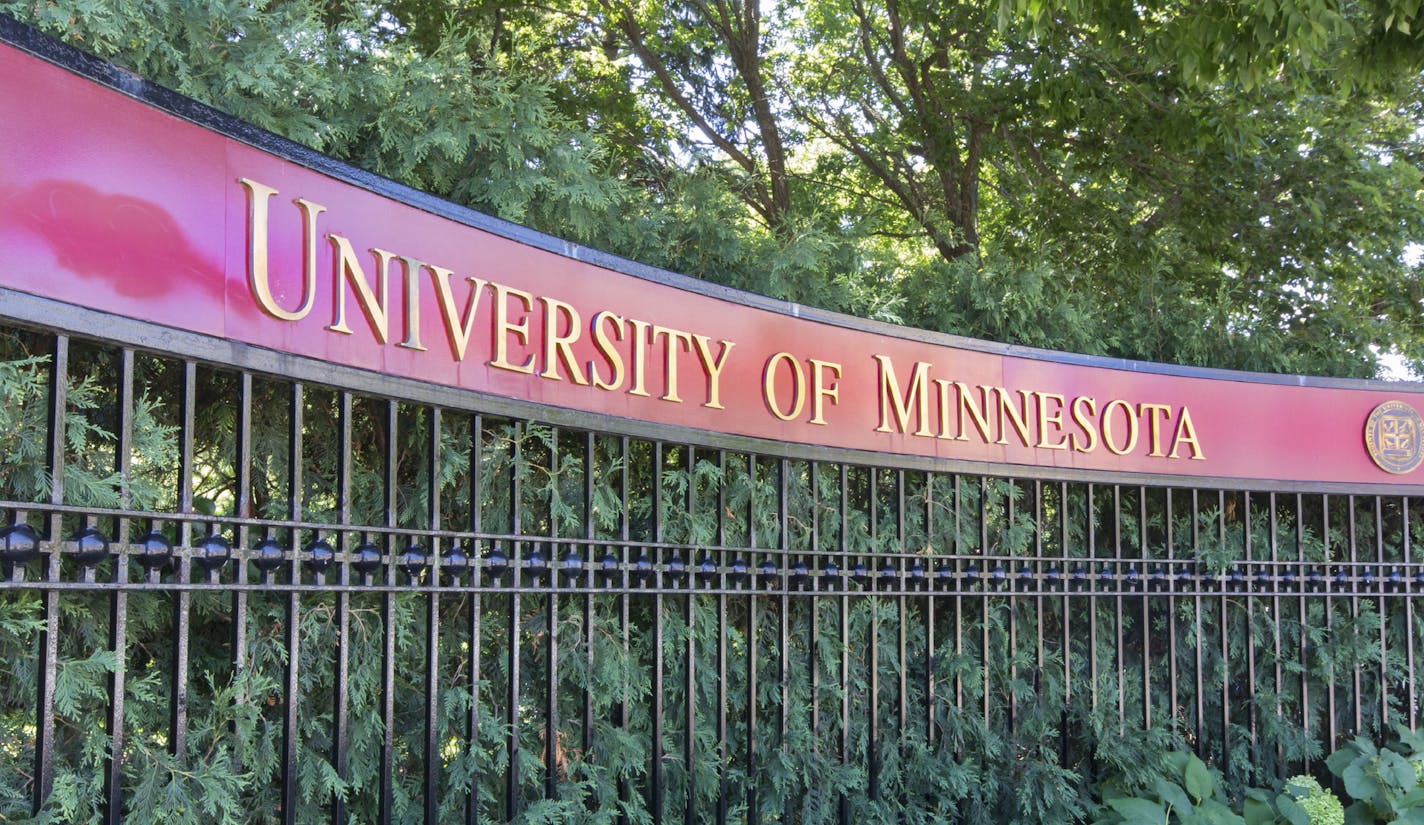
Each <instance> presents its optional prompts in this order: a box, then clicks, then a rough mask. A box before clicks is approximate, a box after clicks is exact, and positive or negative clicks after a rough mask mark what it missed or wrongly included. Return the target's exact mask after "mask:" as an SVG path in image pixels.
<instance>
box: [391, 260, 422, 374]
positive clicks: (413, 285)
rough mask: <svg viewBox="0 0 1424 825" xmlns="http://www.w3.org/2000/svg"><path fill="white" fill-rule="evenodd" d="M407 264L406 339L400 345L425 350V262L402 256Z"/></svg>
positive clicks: (405, 264)
mask: <svg viewBox="0 0 1424 825" xmlns="http://www.w3.org/2000/svg"><path fill="white" fill-rule="evenodd" d="M400 259H401V263H402V264H404V266H405V340H403V341H401V342H400V344H398V346H402V347H405V348H406V349H413V350H418V351H420V352H424V351H425V349H426V348H425V347H423V346H421V345H420V269H421V267H423V266H425V264H423V263H421V262H420V261H417V260H416V259H414V258H407V257H406V256H404V255H402V256H400Z"/></svg>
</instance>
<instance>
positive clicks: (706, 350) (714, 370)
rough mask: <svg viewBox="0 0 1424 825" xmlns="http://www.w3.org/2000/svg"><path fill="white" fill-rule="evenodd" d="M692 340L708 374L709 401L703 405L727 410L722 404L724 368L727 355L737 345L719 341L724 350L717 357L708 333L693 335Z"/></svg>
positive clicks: (703, 368) (703, 369)
mask: <svg viewBox="0 0 1424 825" xmlns="http://www.w3.org/2000/svg"><path fill="white" fill-rule="evenodd" d="M692 342H693V343H694V344H696V345H697V360H698V361H700V362H701V363H702V371H703V372H704V373H706V375H707V401H706V402H705V403H703V405H702V406H704V407H707V408H709V409H713V410H725V409H726V407H724V406H722V368H723V367H725V366H727V356H728V355H730V354H731V353H732V347H734V346H736V345H735V344H733V343H732V342H731V341H719V342H718V343H719V344H721V345H722V351H721V352H719V353H717V357H716V358H713V357H712V350H711V344H712V339H711V338H708V337H707V336H706V335H694V336H692Z"/></svg>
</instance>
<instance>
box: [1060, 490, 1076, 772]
mask: <svg viewBox="0 0 1424 825" xmlns="http://www.w3.org/2000/svg"><path fill="white" fill-rule="evenodd" d="M1068 510H1069V507H1068V482H1066V481H1064V482H1060V483H1059V484H1058V553H1059V555H1060V556H1061V557H1062V571H1061V575H1062V578H1061V579H1060V580H1059V581H1060V585H1059V586H1060V587H1062V588H1063V600H1062V610H1063V616H1062V620H1063V627H1062V633H1063V637H1062V639H1061V640H1060V644H1061V646H1062V649H1063V710H1062V714H1061V722H1060V724H1059V731H1060V733H1059V736H1060V739H1061V740H1062V741H1061V747H1060V749H1059V756H1060V759H1061V760H1062V762H1063V763H1064V764H1067V763H1068V761H1069V760H1068V757H1069V753H1068V747H1069V742H1070V740H1071V736H1070V732H1069V730H1068V724H1069V713H1070V712H1071V711H1072V707H1073V630H1072V626H1073V613H1072V601H1073V596H1072V591H1071V585H1070V583H1069V582H1070V581H1071V577H1072V571H1071V570H1070V569H1069V561H1068V560H1069V559H1070V558H1072V556H1071V548H1070V545H1071V544H1072V542H1071V534H1070V531H1069V514H1068Z"/></svg>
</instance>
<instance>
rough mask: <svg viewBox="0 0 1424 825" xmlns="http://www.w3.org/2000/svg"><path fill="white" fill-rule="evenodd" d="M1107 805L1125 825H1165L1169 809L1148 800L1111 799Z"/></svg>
mask: <svg viewBox="0 0 1424 825" xmlns="http://www.w3.org/2000/svg"><path fill="white" fill-rule="evenodd" d="M1107 804H1108V806H1109V807H1111V808H1112V809H1113V810H1114V811H1117V813H1118V815H1119V816H1121V817H1122V820H1123V825H1165V823H1166V822H1167V809H1166V808H1164V807H1162V805H1161V804H1160V803H1157V802H1152V801H1149V800H1146V799H1131V798H1122V799H1109V800H1107Z"/></svg>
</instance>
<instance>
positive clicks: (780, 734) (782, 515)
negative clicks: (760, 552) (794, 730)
mask: <svg viewBox="0 0 1424 825" xmlns="http://www.w3.org/2000/svg"><path fill="white" fill-rule="evenodd" d="M788 468H789V463H788V462H787V460H786V459H785V458H783V459H781V460H780V461H779V462H778V463H777V494H776V499H777V501H776V512H777V534H778V538H777V548H778V549H779V550H780V551H781V554H780V558H779V559H778V560H777V565H776V566H777V570H778V571H779V574H780V579H779V583H780V585H781V596H780V598H779V599H778V604H777V617H778V619H779V621H780V631H781V640H780V641H781V647H780V652H779V655H778V656H777V664H778V666H779V671H778V673H777V676H778V678H779V680H780V682H781V685H780V687H781V708H780V712H779V713H778V715H777V726H776V745H777V748H778V749H779V750H780V751H781V752H782V754H783V756H785V755H786V727H787V722H788V719H787V713H788V711H789V706H790V693H789V692H788V690H789V688H790V683H791V678H790V676H791V628H790V626H789V621H790V613H791V597H790V595H789V592H788V591H789V590H790V584H789V579H788V577H789V576H790V568H791V553H790V551H791V539H790V537H789V535H788V533H789V530H788V527H789V523H790V522H789V516H788V513H787V506H788V501H789V499H788V493H787V485H788V484H789V483H790V480H789V478H788V475H789V469H788ZM781 821H782V822H785V823H790V822H791V800H790V794H789V793H788V794H787V798H786V799H783V800H781Z"/></svg>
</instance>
